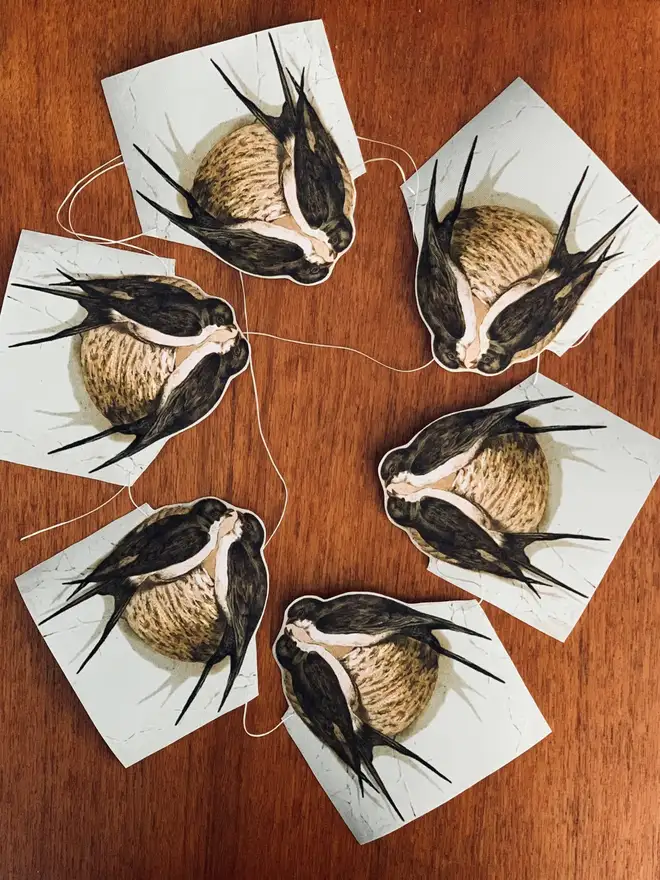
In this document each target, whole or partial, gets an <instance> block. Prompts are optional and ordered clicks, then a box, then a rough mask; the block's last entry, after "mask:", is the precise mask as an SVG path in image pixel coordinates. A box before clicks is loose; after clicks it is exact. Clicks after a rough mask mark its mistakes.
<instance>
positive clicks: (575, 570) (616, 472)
mask: <svg viewBox="0 0 660 880" xmlns="http://www.w3.org/2000/svg"><path fill="white" fill-rule="evenodd" d="M564 394H573V392H572V391H571V390H570V389H568V388H565V387H564V386H563V385H559V384H558V383H557V382H553V381H552V380H551V379H548V378H546V377H545V376H541V375H539V376H537V377H536V379H535V378H534V376H530V377H529V378H528V379H525V381H524V382H521V383H520V384H519V385H516V387H515V388H512V389H511V391H507V392H506V394H502V395H501V396H500V397H498V398H496V399H495V400H494V401H493V402H492V403H491V404H489V406H499V405H501V404H504V403H514V402H515V401H518V400H541V399H543V398H548V397H556V396H560V395H564ZM521 421H526V422H529V423H530V424H534V425H564V424H566V425H571V424H573V425H579V424H584V425H605V426H606V427H605V429H604V430H596V431H566V432H562V433H555V434H553V433H549V434H538V435H536V439H537V440H538V442H539V444H540V446H541V449H542V450H543V452H544V453H545V456H546V458H547V461H548V467H549V473H550V495H549V500H548V506H547V509H546V515H545V517H544V519H543V521H542V522H541V529H542V531H544V532H566V533H581V534H585V535H595V536H597V537H605V538H609V539H610V540H609V541H607V542H598V543H596V542H590V541H579V540H567V541H553V542H551V543H545V544H544V543H541V542H539V543H536V544H532V545H530V546H529V547H528V548H527V551H526V552H527V555H528V557H529V558H530V560H531V561H532V562H533V563H534V565H536V566H538V567H539V568H541V569H543V571H546V572H548V573H549V574H551V575H554V577H556V578H558V579H559V580H561V581H562V582H563V583H566V584H568V585H569V586H570V587H573V588H574V589H576V590H579V591H580V592H582V593H586V594H587V596H589V598H591V597H592V595H593V593H594V590H595V589H596V587H597V586H598V585H599V584H600V582H601V581H602V579H603V577H604V576H605V572H606V571H607V569H608V568H609V566H610V563H611V562H612V560H613V559H614V557H615V556H616V553H617V551H618V549H619V547H620V546H621V543H622V542H623V539H624V537H625V535H626V533H627V532H628V530H629V529H630V526H631V525H632V524H633V521H634V519H635V517H636V516H637V514H638V513H639V511H640V510H641V508H642V506H643V505H644V502H645V501H646V499H647V497H648V495H649V493H650V492H651V489H652V488H653V486H654V484H655V481H656V480H657V478H658V475H659V474H660V440H657V439H656V438H655V437H652V436H651V435H650V434H647V433H646V432H645V431H642V430H640V429H639V428H636V427H635V426H634V425H631V424H630V423H629V422H625V421H624V420H623V419H620V418H619V417H618V416H615V415H613V414H612V413H611V412H608V411H607V410H606V409H603V408H602V407H600V406H597V404H595V403H592V402H591V401H590V400H587V399H586V398H585V397H580V396H579V395H577V394H573V396H572V397H571V398H570V399H569V400H562V401H559V402H557V403H551V404H548V405H547V406H541V407H539V408H538V409H535V410H534V411H533V414H532V413H529V414H527V413H525V414H524V415H523V416H522V418H521ZM428 568H429V571H431V572H433V574H437V575H438V576H439V577H442V578H444V579H445V580H447V581H450V582H451V583H452V584H456V586H458V587H462V588H463V589H464V590H467V591H468V592H470V593H473V594H474V595H475V596H479V597H483V598H484V599H485V600H486V601H487V602H490V603H491V605H497V607H498V608H502V609H503V610H504V611H508V613H509V614H512V615H513V616H514V617H517V618H518V619H519V620H523V621H524V622H525V623H529V624H530V625H531V626H533V627H535V628H536V629H539V630H541V632H544V633H547V634H548V635H550V636H553V637H554V638H556V639H559V640H560V641H562V642H563V641H565V640H566V638H567V637H568V635H569V634H570V632H571V631H572V629H573V627H574V626H575V624H576V623H577V622H578V620H579V619H580V616H581V615H582V613H583V612H584V610H585V608H586V607H587V604H588V601H589V600H588V599H583V598H582V597H581V596H575V595H573V594H572V593H569V592H567V591H566V590H563V589H562V588H561V587H554V586H548V587H541V586H538V587H537V590H538V591H539V593H540V595H541V599H540V601H539V600H538V599H537V598H536V597H535V596H533V595H532V593H531V592H530V591H529V590H528V589H527V588H526V587H524V586H522V585H520V584H518V582H513V581H507V580H504V579H503V578H498V577H496V576H495V575H490V574H479V573H475V572H468V571H466V570H464V569H461V568H457V567H456V566H454V565H450V564H448V563H446V562H440V561H439V560H437V559H432V560H429V566H428ZM612 586H613V587H615V586H616V585H614V584H612Z"/></svg>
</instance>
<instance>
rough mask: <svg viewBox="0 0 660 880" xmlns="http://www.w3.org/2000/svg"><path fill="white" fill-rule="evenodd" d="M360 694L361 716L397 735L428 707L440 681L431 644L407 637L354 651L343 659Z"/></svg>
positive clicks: (392, 734) (384, 730) (381, 729)
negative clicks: (429, 645)
mask: <svg viewBox="0 0 660 880" xmlns="http://www.w3.org/2000/svg"><path fill="white" fill-rule="evenodd" d="M341 663H342V665H343V666H344V668H345V669H346V671H347V672H348V674H349V675H350V677H351V679H352V681H353V683H354V684H355V686H356V688H357V690H358V693H359V695H360V703H361V706H362V710H363V712H362V717H363V718H364V720H365V721H367V722H368V723H369V724H370V725H371V726H372V727H374V728H375V729H376V730H379V731H381V733H384V734H386V735H387V736H395V735H396V734H398V733H402V732H403V731H404V730H406V728H408V727H410V725H411V724H413V723H414V722H415V721H416V720H417V719H418V718H419V717H420V715H422V713H423V712H424V710H425V709H426V707H427V706H428V704H429V702H430V700H431V697H432V696H433V692H434V690H435V686H436V683H437V681H438V657H437V654H436V653H435V651H432V650H431V648H429V647H428V645H424V644H422V643H421V642H418V641H415V640H414V639H409V638H405V637H396V638H394V639H392V640H391V641H388V642H382V643H381V644H379V645H373V646H371V647H367V648H353V650H352V651H351V652H350V653H348V654H347V655H346V656H345V657H343V658H342V660H341Z"/></svg>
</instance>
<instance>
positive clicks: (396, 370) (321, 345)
mask: <svg viewBox="0 0 660 880" xmlns="http://www.w3.org/2000/svg"><path fill="white" fill-rule="evenodd" d="M245 335H246V336H267V337H268V338H269V339H279V340H280V342H290V343H291V344H292V345H307V346H309V347H310V348H336V349H339V350H340V351H350V352H353V354H359V355H360V356H361V357H364V358H366V359H367V360H369V361H373V362H374V363H375V364H378V365H379V366H381V367H385V369H386V370H391V371H392V372H393V373H418V372H419V371H420V370H425V369H426V368H427V367H429V366H430V365H431V364H432V363H433V358H431V360H430V361H427V362H426V363H425V364H422V366H421V367H412V368H410V369H408V370H402V369H400V368H399V367H392V366H390V364H384V363H383V362H382V361H379V360H377V359H376V358H375V357H371V355H370V354H365V352H363V351H360V350H359V349H357V348H351V347H350V345H331V344H330V343H329V342H305V341H304V340H302V339H289V338H288V337H286V336H276V335H275V334H274V333H262V332H261V331H258V330H249V331H248V330H247V329H246V331H245Z"/></svg>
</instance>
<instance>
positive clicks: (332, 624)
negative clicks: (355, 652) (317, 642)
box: [315, 593, 473, 635]
mask: <svg viewBox="0 0 660 880" xmlns="http://www.w3.org/2000/svg"><path fill="white" fill-rule="evenodd" d="M315 623H316V626H317V627H318V628H319V629H320V630H321V631H322V632H326V633H337V634H339V633H347V634H348V633H363V634H365V635H379V634H381V633H389V632H392V631H394V632H402V633H405V632H406V631H411V630H416V629H418V628H419V627H433V628H434V629H445V630H454V631H457V632H465V633H469V634H473V630H468V629H466V628H465V627H461V626H459V625H458V624H455V623H452V621H451V620H446V619H444V618H442V617H436V616H434V615H432V614H424V612H422V611H416V610H415V609H414V608H410V607H409V606H408V605H405V604H403V603H402V602H396V601H395V600H393V599H388V598H387V597H386V596H376V595H372V594H370V593H357V594H354V595H350V594H349V595H346V596H337V597H336V598H335V599H330V600H328V601H327V602H326V603H325V605H324V606H323V611H322V612H321V614H320V615H319V617H318V619H317V620H316V621H315Z"/></svg>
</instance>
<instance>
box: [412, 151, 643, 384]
mask: <svg viewBox="0 0 660 880" xmlns="http://www.w3.org/2000/svg"><path fill="white" fill-rule="evenodd" d="M476 144H477V139H476V138H475V139H474V141H473V143H472V146H471V149H470V152H469V155H468V158H467V162H466V165H465V168H464V171H463V175H462V177H461V180H460V184H459V187H458V192H457V196H456V199H455V201H454V206H453V208H452V209H451V210H450V211H449V212H448V213H447V214H446V216H445V217H444V218H443V219H442V220H439V218H438V216H437V213H436V207H435V199H436V184H437V171H438V163H437V161H436V163H435V165H434V167H433V173H432V176H431V182H430V189H429V196H428V202H427V205H426V213H425V218H424V230H423V238H422V244H421V247H420V250H419V258H418V263H417V276H416V297H417V304H418V308H419V311H420V314H421V316H422V319H423V320H424V323H425V324H426V326H427V328H428V330H429V332H430V334H431V337H432V349H433V356H434V358H435V360H436V361H437V362H438V363H439V364H440V365H441V366H443V367H445V368H446V369H448V370H474V371H477V372H480V373H482V374H484V375H494V374H496V373H500V372H502V371H503V370H505V369H507V367H508V366H509V365H510V364H511V363H514V362H519V361H523V360H529V359H530V358H532V357H535V356H536V355H537V354H539V353H540V351H542V350H543V349H544V348H545V347H546V346H548V345H549V344H550V343H551V342H552V340H553V339H554V338H555V336H556V335H557V334H558V333H559V331H560V330H561V328H562V327H563V326H564V324H566V322H567V321H568V320H569V318H570V317H571V315H572V314H573V313H574V311H575V308H576V307H577V305H578V303H579V302H580V300H581V298H582V296H583V295H584V293H585V291H586V290H587V289H588V287H589V286H590V284H591V282H592V281H593V280H594V278H595V276H596V274H597V273H598V270H599V269H600V268H601V267H602V266H603V265H604V264H606V263H607V262H608V261H609V260H612V259H614V258H615V257H617V256H620V253H614V254H610V253H609V250H610V248H611V246H612V243H613V238H614V236H615V234H616V232H617V231H618V230H619V229H620V227H621V226H622V225H623V224H624V223H625V222H626V220H628V218H629V217H630V216H631V214H632V213H633V212H634V211H635V208H633V209H632V210H631V211H629V212H628V213H627V214H626V215H625V216H624V217H622V218H621V220H619V221H618V222H617V223H615V224H614V225H613V226H612V227H611V229H609V230H608V232H606V233H605V234H604V235H602V236H601V237H600V238H599V239H598V241H596V242H595V243H594V244H593V245H591V246H590V247H589V248H587V249H586V250H585V251H579V252H577V253H574V254H571V253H569V251H568V249H567V247H566V236H567V234H568V231H569V229H570V225H571V219H572V212H573V208H574V206H575V202H576V199H577V196H578V193H579V192H580V189H581V187H582V185H583V183H584V180H585V177H586V174H587V171H586V170H585V172H584V174H583V175H582V177H581V179H580V181H579V183H578V185H577V188H576V189H575V191H574V192H573V195H572V197H571V199H570V202H569V205H568V208H567V210H566V212H565V214H564V217H563V219H562V222H561V224H560V227H559V229H558V231H557V235H556V237H555V241H554V246H553V248H552V252H551V253H550V255H549V258H547V259H544V260H543V261H542V262H541V263H540V264H536V265H535V266H534V267H533V269H532V271H530V272H529V273H528V274H525V275H522V276H520V277H515V276H514V278H513V279H512V281H511V283H510V284H509V285H508V286H506V287H505V288H504V289H500V290H499V291H496V290H493V291H488V292H487V295H486V294H485V293H484V291H483V290H480V291H476V290H475V289H473V287H472V280H471V276H472V274H473V273H474V270H475V267H478V269H479V272H480V274H485V275H487V274H488V272H487V269H488V266H489V264H493V265H494V264H495V263H496V262H497V263H498V264H499V263H501V262H502V259H503V255H502V253H500V251H501V250H503V249H505V250H506V252H507V256H506V260H508V261H509V262H510V263H511V264H512V265H514V264H515V263H520V264H523V263H525V262H526V261H527V262H528V260H529V257H530V256H531V253H532V251H539V249H541V250H542V241H541V236H540V232H541V231H542V230H538V232H535V231H534V229H533V228H532V226H530V222H531V221H532V218H530V217H528V216H527V215H526V214H523V213H522V212H519V211H512V210H510V209H498V208H497V206H492V207H489V208H488V211H490V213H484V211H485V210H486V208H481V209H478V208H472V209H468V211H467V212H465V217H466V220H465V224H464V225H465V227H466V228H465V229H464V230H462V233H461V234H462V238H463V239H464V241H463V244H465V242H466V241H470V245H471V246H470V260H471V269H472V272H471V271H468V268H466V266H464V265H463V264H462V262H461V254H460V249H459V248H457V247H456V246H455V244H454V242H453V238H452V236H453V233H454V228H455V226H456V224H457V221H458V220H459V215H461V209H462V202H463V195H464V192H465V185H466V182H467V178H468V174H469V171H470V168H471V165H472V160H473V157H474V152H475V147H476ZM587 170H588V169H587ZM480 212H481V213H480ZM468 215H469V219H467V218H468ZM462 219H463V217H462V215H461V220H462ZM534 222H535V221H534ZM536 226H538V223H537V224H536ZM543 232H544V235H547V232H545V231H543ZM517 239H518V244H517V245H516V241H517ZM603 246H606V250H605V251H604V252H603V253H601V254H600V256H597V254H598V252H599V251H600V250H601V248H603ZM517 249H518V250H519V251H520V255H517V253H516V251H517ZM497 274H498V273H497V272H494V275H497ZM500 274H501V273H500Z"/></svg>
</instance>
